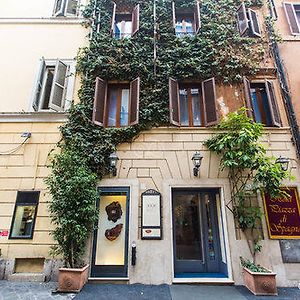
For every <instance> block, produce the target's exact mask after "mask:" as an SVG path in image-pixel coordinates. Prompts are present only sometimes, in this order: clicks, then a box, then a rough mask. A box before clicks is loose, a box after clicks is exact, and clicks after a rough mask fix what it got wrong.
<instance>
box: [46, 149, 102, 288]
mask: <svg viewBox="0 0 300 300" xmlns="http://www.w3.org/2000/svg"><path fill="white" fill-rule="evenodd" d="M51 168H52V173H51V174H50V175H49V176H48V177H47V178H46V180H45V181H46V184H47V186H48V189H49V191H50V194H51V195H52V201H51V202H50V203H49V211H50V218H51V222H52V223H53V224H54V225H55V229H54V230H53V232H52V233H51V234H52V236H53V238H54V240H55V241H56V242H57V244H56V245H54V246H53V247H52V249H51V252H52V254H53V255H61V256H63V260H64V265H65V268H61V269H60V270H59V287H58V290H60V291H72V292H78V291H80V289H81V288H82V286H83V285H84V284H85V283H86V280H87V276H88V265H86V266H84V262H83V260H82V255H83V254H84V251H85V247H86V242H87V239H88V238H89V236H90V234H91V232H92V231H93V227H94V224H95V221H96V218H97V214H96V209H95V203H96V198H97V196H98V194H97V190H96V181H97V176H96V175H95V174H94V173H93V172H92V171H91V170H90V168H89V167H88V164H87V161H86V159H85V158H83V157H82V156H81V155H80V154H79V153H77V152H76V151H75V150H71V149H66V148H63V149H62V152H61V153H59V154H56V155H54V157H53V160H52V164H51Z"/></svg>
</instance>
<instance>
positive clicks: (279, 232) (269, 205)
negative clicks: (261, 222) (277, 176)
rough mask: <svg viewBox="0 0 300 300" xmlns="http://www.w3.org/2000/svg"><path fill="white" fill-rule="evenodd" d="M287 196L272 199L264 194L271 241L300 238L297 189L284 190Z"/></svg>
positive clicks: (288, 188)
mask: <svg viewBox="0 0 300 300" xmlns="http://www.w3.org/2000/svg"><path fill="white" fill-rule="evenodd" d="M282 190H283V191H285V192H286V194H287V195H286V196H284V197H280V198H271V197H270V195H268V194H266V193H265V194H264V195H263V200H264V206H265V212H266V221H267V226H268V231H269V236H270V238H271V239H298V238H300V203H299V196H298V190H297V187H286V188H282Z"/></svg>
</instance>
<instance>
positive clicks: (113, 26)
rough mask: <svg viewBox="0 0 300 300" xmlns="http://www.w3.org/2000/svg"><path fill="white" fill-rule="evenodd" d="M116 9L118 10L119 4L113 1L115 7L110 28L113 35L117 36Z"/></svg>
mask: <svg viewBox="0 0 300 300" xmlns="http://www.w3.org/2000/svg"><path fill="white" fill-rule="evenodd" d="M116 10H117V4H116V3H115V2H113V9H112V14H111V24H110V30H111V34H112V36H113V37H114V36H115V22H116Z"/></svg>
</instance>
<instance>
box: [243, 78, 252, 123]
mask: <svg viewBox="0 0 300 300" xmlns="http://www.w3.org/2000/svg"><path fill="white" fill-rule="evenodd" d="M243 82H244V90H245V100H246V107H247V109H248V110H247V116H248V117H249V118H253V116H254V115H253V106H252V99H251V93H250V81H249V80H248V79H247V78H246V77H245V76H244V77H243Z"/></svg>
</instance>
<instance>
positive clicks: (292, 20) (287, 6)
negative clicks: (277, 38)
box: [283, 2, 300, 34]
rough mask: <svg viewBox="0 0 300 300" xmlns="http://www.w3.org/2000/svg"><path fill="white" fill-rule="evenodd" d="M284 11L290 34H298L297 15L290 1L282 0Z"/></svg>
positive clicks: (299, 30)
mask: <svg viewBox="0 0 300 300" xmlns="http://www.w3.org/2000/svg"><path fill="white" fill-rule="evenodd" d="M283 7H284V11H285V14H286V17H287V20H288V23H289V26H290V30H291V33H292V34H300V28H299V24H298V21H297V16H296V13H295V10H294V6H293V4H292V3H286V2H283Z"/></svg>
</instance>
